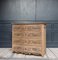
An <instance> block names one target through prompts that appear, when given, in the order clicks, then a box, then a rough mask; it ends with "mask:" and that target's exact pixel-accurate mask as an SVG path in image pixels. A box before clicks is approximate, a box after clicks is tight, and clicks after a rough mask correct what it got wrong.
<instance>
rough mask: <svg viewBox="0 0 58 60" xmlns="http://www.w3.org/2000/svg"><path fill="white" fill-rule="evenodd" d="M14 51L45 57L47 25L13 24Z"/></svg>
mask: <svg viewBox="0 0 58 60" xmlns="http://www.w3.org/2000/svg"><path fill="white" fill-rule="evenodd" d="M12 51H13V52H16V53H24V54H33V55H41V56H43V55H44V54H45V52H46V24H45V23H30V24H25V23H24V24H13V25H12Z"/></svg>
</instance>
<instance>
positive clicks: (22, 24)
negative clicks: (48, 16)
mask: <svg viewBox="0 0 58 60" xmlns="http://www.w3.org/2000/svg"><path fill="white" fill-rule="evenodd" d="M29 24H31V25H34V24H44V25H46V23H45V22H33V23H13V25H29Z"/></svg>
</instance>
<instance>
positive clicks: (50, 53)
mask: <svg viewBox="0 0 58 60" xmlns="http://www.w3.org/2000/svg"><path fill="white" fill-rule="evenodd" d="M0 59H1V60H3V59H4V60H5V59H6V60H13V59H15V60H17V59H18V60H37V59H38V60H45V59H46V60H51V59H52V60H58V48H46V54H45V55H44V57H41V56H33V55H23V54H16V53H12V49H11V48H0Z"/></svg>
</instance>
